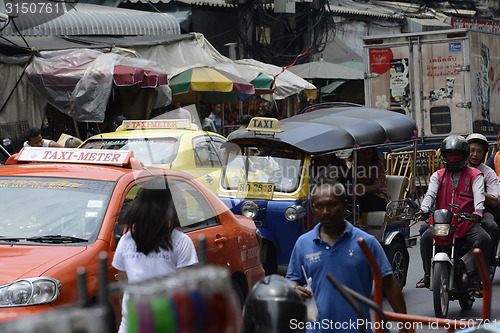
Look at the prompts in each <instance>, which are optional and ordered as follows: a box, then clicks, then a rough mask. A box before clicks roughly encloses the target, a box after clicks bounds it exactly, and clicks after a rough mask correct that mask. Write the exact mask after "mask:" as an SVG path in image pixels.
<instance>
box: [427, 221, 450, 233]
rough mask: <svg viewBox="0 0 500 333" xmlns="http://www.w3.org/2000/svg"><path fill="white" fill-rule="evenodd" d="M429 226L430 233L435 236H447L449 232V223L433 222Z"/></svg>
mask: <svg viewBox="0 0 500 333" xmlns="http://www.w3.org/2000/svg"><path fill="white" fill-rule="evenodd" d="M431 228H432V230H431V231H432V234H434V235H436V236H448V235H449V234H450V225H449V224H433V225H432V226H431Z"/></svg>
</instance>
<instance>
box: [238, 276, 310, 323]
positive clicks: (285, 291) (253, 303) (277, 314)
mask: <svg viewBox="0 0 500 333" xmlns="http://www.w3.org/2000/svg"><path fill="white" fill-rule="evenodd" d="M306 322H307V307H306V304H305V303H304V302H303V301H302V297H301V296H300V295H299V293H298V292H297V291H296V290H295V287H294V285H293V283H292V282H290V281H288V280H287V279H285V278H284V277H282V276H281V275H278V274H273V275H268V276H266V277H264V278H262V279H261V280H260V281H259V282H257V283H256V284H255V285H254V287H253V288H252V291H251V292H250V294H249V295H248V297H247V300H246V301H245V306H244V308H243V330H242V333H264V332H266V333H267V332H269V333H274V332H280V333H282V332H283V333H286V332H305V331H306V327H305V326H306V325H305V323H306ZM297 328H298V329H297ZM301 328H302V329H301Z"/></svg>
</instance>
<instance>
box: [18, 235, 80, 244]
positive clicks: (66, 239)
mask: <svg viewBox="0 0 500 333" xmlns="http://www.w3.org/2000/svg"><path fill="white" fill-rule="evenodd" d="M25 239H26V240H27V241H30V242H40V243H55V244H57V243H80V242H88V240H87V239H83V238H79V237H73V236H62V235H45V236H36V237H29V238H25Z"/></svg>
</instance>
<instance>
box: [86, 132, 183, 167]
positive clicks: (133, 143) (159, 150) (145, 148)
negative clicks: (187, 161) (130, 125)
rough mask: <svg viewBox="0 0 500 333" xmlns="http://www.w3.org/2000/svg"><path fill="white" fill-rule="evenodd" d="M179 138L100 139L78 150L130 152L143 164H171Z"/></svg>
mask: <svg viewBox="0 0 500 333" xmlns="http://www.w3.org/2000/svg"><path fill="white" fill-rule="evenodd" d="M178 142H179V138H177V137H163V138H123V139H117V138H112V139H110V138H102V139H100V138H99V139H93V140H89V141H87V142H85V144H84V145H83V146H82V147H80V148H86V149H118V150H132V151H133V152H134V156H135V157H137V158H138V159H140V160H141V161H142V162H144V163H145V164H168V163H172V162H173V161H174V160H175V157H176V156H177V151H178V148H179V145H178Z"/></svg>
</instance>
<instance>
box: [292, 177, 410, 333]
mask: <svg viewBox="0 0 500 333" xmlns="http://www.w3.org/2000/svg"><path fill="white" fill-rule="evenodd" d="M311 199H312V205H313V209H314V216H315V218H316V220H317V222H319V223H317V224H316V226H315V227H314V229H313V230H311V231H309V232H307V233H305V234H304V235H302V236H301V237H300V238H299V239H298V240H297V243H296V244H295V247H294V249H293V252H292V256H291V258H290V264H289V266H288V272H287V276H286V277H287V279H289V280H291V281H292V282H293V283H294V284H295V286H296V290H297V291H298V292H299V294H300V295H301V296H302V298H303V299H307V298H309V297H311V296H312V295H314V297H315V300H316V304H317V306H318V313H319V314H318V318H317V319H316V321H315V322H308V323H307V324H306V326H305V327H306V328H307V329H308V330H307V331H308V332H335V331H337V332H358V331H359V323H360V322H359V321H358V315H357V313H356V312H355V311H354V310H353V309H352V307H351V306H350V305H349V303H348V302H347V301H346V300H345V299H344V298H343V297H342V296H341V295H340V294H339V293H338V291H337V290H336V289H335V288H334V287H333V286H332V285H331V283H330V282H329V281H328V280H327V277H326V276H327V274H328V273H332V274H333V275H334V276H335V277H336V278H337V279H338V280H339V281H340V283H342V284H343V285H345V286H347V287H349V288H350V289H352V290H354V291H356V292H358V293H360V294H362V295H363V296H365V297H370V295H371V292H372V287H373V273H372V270H371V268H370V265H369V264H368V261H367V260H366V258H365V256H364V255H363V252H362V251H361V248H360V247H359V245H358V244H357V239H358V238H359V237H363V238H364V239H365V241H366V243H367V245H368V247H369V248H370V250H371V251H372V252H373V255H374V256H375V259H376V260H377V262H378V265H379V266H380V270H381V272H382V286H383V290H384V291H385V294H386V296H387V299H388V301H389V303H390V304H391V306H392V308H393V310H394V311H395V312H399V313H406V304H405V300H404V298H403V294H402V293H401V289H400V288H399V284H398V282H397V281H396V279H395V278H394V276H393V275H392V269H391V265H390V264H389V261H388V260H387V257H386V255H385V253H384V251H383V249H382V246H381V245H380V244H379V243H378V241H377V240H376V239H375V238H374V237H373V236H371V235H369V234H367V233H366V232H364V231H362V230H360V229H358V228H355V227H353V225H352V224H351V223H349V222H347V221H345V220H344V211H345V210H346V208H347V204H348V202H347V200H346V199H347V198H346V192H345V188H344V186H343V185H342V184H341V183H339V182H337V181H334V180H331V179H325V180H323V181H322V182H320V183H319V184H317V185H315V186H314V188H313V189H312V191H311ZM302 266H303V267H304V270H305V273H306V274H307V277H311V278H312V293H311V292H310V291H308V290H307V289H305V288H304V287H303V286H304V285H305V284H306V280H305V277H304V273H303V270H302ZM362 307H363V310H364V312H365V316H366V318H368V319H369V318H370V314H369V310H368V308H366V307H364V306H362ZM369 327H370V326H369V325H368V328H369ZM400 331H401V332H404V330H400ZM367 332H369V330H367Z"/></svg>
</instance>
